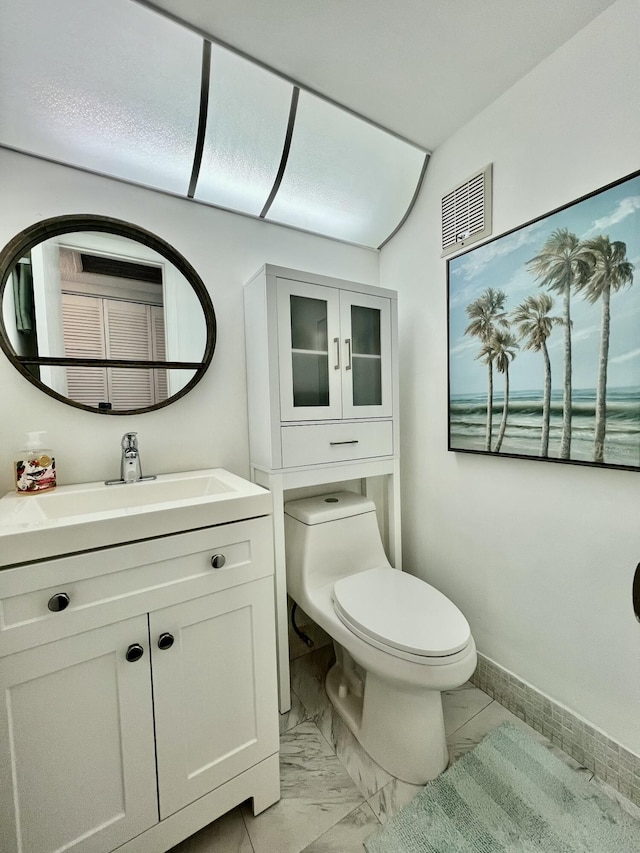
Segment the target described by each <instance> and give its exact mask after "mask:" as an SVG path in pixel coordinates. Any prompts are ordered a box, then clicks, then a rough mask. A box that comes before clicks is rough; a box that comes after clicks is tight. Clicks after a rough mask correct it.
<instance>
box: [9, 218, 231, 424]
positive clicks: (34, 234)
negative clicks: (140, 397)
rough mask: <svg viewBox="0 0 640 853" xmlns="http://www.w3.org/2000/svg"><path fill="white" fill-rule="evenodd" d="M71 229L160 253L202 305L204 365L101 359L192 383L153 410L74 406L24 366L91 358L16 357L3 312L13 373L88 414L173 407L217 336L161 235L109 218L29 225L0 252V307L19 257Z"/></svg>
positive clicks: (208, 310)
mask: <svg viewBox="0 0 640 853" xmlns="http://www.w3.org/2000/svg"><path fill="white" fill-rule="evenodd" d="M74 231H100V232H104V233H107V234H116V235H117V236H120V237H126V238H128V239H130V240H135V241H136V242H138V243H141V244H142V245H143V246H147V247H148V248H150V249H153V250H154V251H156V252H158V254H160V255H162V256H163V257H164V258H166V260H168V261H169V262H170V263H172V264H173V265H174V266H175V267H176V268H177V269H178V270H179V272H181V273H182V275H183V276H184V277H185V278H186V279H187V281H188V282H189V283H190V284H191V286H192V287H193V289H194V291H195V293H196V296H197V297H198V301H199V302H200V305H201V306H202V310H203V312H204V317H205V323H206V330H207V340H206V344H205V350H204V354H203V357H202V361H200V362H177V361H163V362H157V361H154V362H148V361H147V362H136V361H131V360H127V361H123V360H118V359H101V360H99V364H100V365H104V366H107V367H121V366H123V365H124V366H128V367H137V368H148V369H152V368H154V367H155V368H166V369H176V368H180V369H187V370H195V374H194V376H193V378H192V379H190V380H189V382H188V383H187V384H186V385H185V386H184V387H183V388H181V389H180V391H178V393H177V394H173V395H172V396H171V397H168V398H167V399H166V400H163V401H162V402H160V403H154V405H153V406H145V407H141V408H138V409H119V410H117V411H113V410H111V409H99V408H97V407H93V406H85V405H84V404H83V403H76V402H75V401H74V400H71V399H69V398H68V397H65V396H64V395H62V394H59V393H58V392H57V391H54V390H53V389H52V388H49V387H48V386H47V385H45V384H44V383H43V382H41V381H40V380H39V379H38V378H36V377H35V376H34V375H33V374H32V373H31V372H30V371H29V370H28V369H27V367H26V365H27V364H46V365H51V364H56V365H63V366H64V365H69V364H73V365H78V366H83V365H84V366H95V365H96V360H95V359H93V360H92V359H72V358H44V357H42V358H29V359H20V357H19V356H18V355H17V354H16V353H15V351H14V349H13V347H12V346H11V342H10V340H9V337H8V335H7V331H6V329H5V325H4V320H3V318H2V314H1V312H0V348H1V349H2V350H3V351H4V353H5V355H6V356H7V358H8V359H9V361H10V362H11V363H12V364H13V366H14V367H15V368H16V370H18V371H19V372H20V373H21V374H22V375H23V376H24V377H25V379H27V380H28V381H29V382H31V384H32V385H35V386H36V388H39V389H40V390H41V391H44V392H45V394H48V395H49V396H50V397H53V398H54V399H56V400H59V401H60V402H61V403H66V404H67V405H69V406H74V407H75V408H76V409H83V410H84V411H86V412H94V413H96V414H99V415H134V414H135V415H139V414H144V413H145V412H154V411H156V410H157V409H161V408H164V406H168V405H169V404H170V403H174V402H175V401H176V400H179V399H180V397H184V395H185V394H187V393H188V392H189V391H191V390H192V388H193V387H194V386H195V385H197V384H198V382H199V381H200V380H201V379H202V377H203V376H204V374H205V372H206V370H207V368H208V367H209V364H210V363H211V359H212V358H213V353H214V350H215V346H216V333H217V324H216V315H215V311H214V308H213V302H212V301H211V297H210V296H209V293H208V291H207V289H206V287H205V285H204V282H203V281H202V279H201V278H200V276H199V275H198V273H197V272H196V271H195V269H194V268H193V267H192V266H191V264H190V263H189V262H188V261H187V260H186V258H184V257H183V256H182V255H181V254H180V253H179V252H178V251H177V250H176V249H174V247H173V246H171V245H170V244H169V243H167V242H165V241H164V240H162V239H161V238H160V237H156V235H155V234H152V233H151V232H150V231H146V230H145V229H144V228H140V227H138V226H137V225H133V224H132V223H130V222H124V221H123V220H121V219H113V218H111V217H108V216H98V215H93V214H85V213H80V214H71V215H67V216H54V217H52V218H50V219H43V220H42V221H41V222H36V223H35V224H34V225H30V226H29V227H28V228H25V229H24V231H21V232H20V233H19V234H17V235H16V236H15V237H14V238H13V239H12V240H10V241H9V243H7V245H6V246H5V247H4V249H2V251H0V306H1V305H2V301H3V297H4V290H5V287H6V284H7V281H8V280H9V275H10V273H11V271H12V270H13V268H14V266H15V265H16V264H17V263H18V261H19V260H20V258H22V257H23V256H24V255H25V254H26V253H27V252H30V251H31V249H33V247H34V246H37V245H38V244H39V243H42V242H43V241H45V240H48V239H50V238H51V237H58V236H60V235H61V234H70V233H72V232H74Z"/></svg>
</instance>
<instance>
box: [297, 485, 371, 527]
mask: <svg viewBox="0 0 640 853" xmlns="http://www.w3.org/2000/svg"><path fill="white" fill-rule="evenodd" d="M375 508H376V507H375V504H374V503H373V501H371V500H369V498H365V497H364V496H363V495H358V494H356V493H355V492H331V493H330V494H327V495H316V496H315V497H313V498H302V500H298V501H287V503H286V504H285V505H284V511H285V515H288V516H290V517H291V518H295V519H297V520H298V521H301V522H302V523H303V524H323V523H324V522H325V521H335V520H336V519H338V518H349V517H350V516H352V515H362V514H363V513H365V512H375Z"/></svg>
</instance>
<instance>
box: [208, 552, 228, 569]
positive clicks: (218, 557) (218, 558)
mask: <svg viewBox="0 0 640 853" xmlns="http://www.w3.org/2000/svg"><path fill="white" fill-rule="evenodd" d="M226 562H227V558H226V557H225V555H224V554H214V555H213V557H212V558H211V567H212V568H213V569H221V568H222V567H223V566H224V564H225V563H226Z"/></svg>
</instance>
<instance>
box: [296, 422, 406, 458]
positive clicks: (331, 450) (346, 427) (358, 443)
mask: <svg viewBox="0 0 640 853" xmlns="http://www.w3.org/2000/svg"><path fill="white" fill-rule="evenodd" d="M280 435H281V440H282V467H283V468H294V467H297V466H302V465H323V464H326V463H327V462H346V461H348V460H349V459H368V458H370V457H374V456H392V455H393V423H392V422H391V421H365V422H359V423H357V422H352V423H335V424H300V425H295V426H285V427H282V428H281V430H280Z"/></svg>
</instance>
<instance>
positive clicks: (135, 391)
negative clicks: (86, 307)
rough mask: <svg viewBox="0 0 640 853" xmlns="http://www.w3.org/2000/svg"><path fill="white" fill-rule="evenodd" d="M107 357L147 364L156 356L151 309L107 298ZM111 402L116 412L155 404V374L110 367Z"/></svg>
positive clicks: (105, 305)
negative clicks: (153, 343) (152, 343)
mask: <svg viewBox="0 0 640 853" xmlns="http://www.w3.org/2000/svg"><path fill="white" fill-rule="evenodd" d="M103 301H104V309H105V334H106V340H107V358H126V359H130V360H138V361H148V360H150V359H151V358H152V357H153V350H152V345H151V324H150V321H149V307H150V306H148V305H142V304H141V303H139V302H120V301H118V300H115V299H105V300H103ZM107 376H108V384H109V400H110V401H111V404H112V406H113V408H114V409H116V410H122V409H137V408H143V407H145V406H152V405H153V404H154V402H155V401H154V387H153V371H152V370H145V369H144V368H128V367H110V368H108V371H107Z"/></svg>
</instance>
